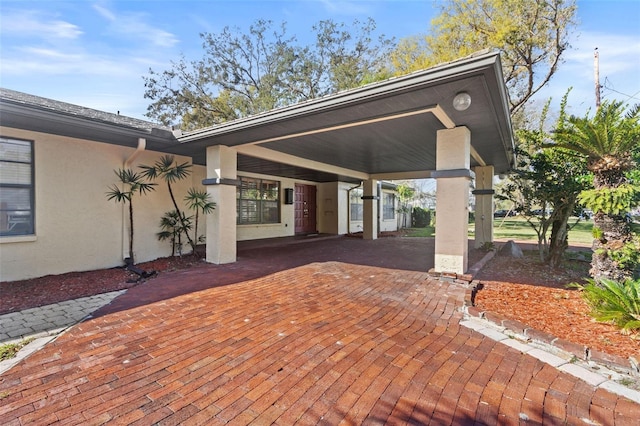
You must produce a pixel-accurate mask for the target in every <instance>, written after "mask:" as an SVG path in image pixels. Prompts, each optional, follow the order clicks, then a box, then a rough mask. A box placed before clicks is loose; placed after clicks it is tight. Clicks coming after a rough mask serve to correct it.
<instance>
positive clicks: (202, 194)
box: [184, 188, 216, 242]
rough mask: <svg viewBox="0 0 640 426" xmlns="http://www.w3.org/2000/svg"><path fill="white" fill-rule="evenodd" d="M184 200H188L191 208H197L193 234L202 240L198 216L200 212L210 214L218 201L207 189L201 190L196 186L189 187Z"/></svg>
mask: <svg viewBox="0 0 640 426" xmlns="http://www.w3.org/2000/svg"><path fill="white" fill-rule="evenodd" d="M184 200H185V201H186V202H187V206H188V207H189V209H191V210H195V212H196V215H195V221H194V229H193V235H194V238H193V239H194V240H195V241H197V242H200V241H201V239H200V238H199V237H198V216H199V213H200V212H202V214H209V213H211V212H212V211H213V210H214V209H215V208H216V203H215V202H213V201H211V200H210V198H209V194H208V193H207V192H206V191H199V190H197V189H195V188H189V191H188V192H187V196H186V197H184Z"/></svg>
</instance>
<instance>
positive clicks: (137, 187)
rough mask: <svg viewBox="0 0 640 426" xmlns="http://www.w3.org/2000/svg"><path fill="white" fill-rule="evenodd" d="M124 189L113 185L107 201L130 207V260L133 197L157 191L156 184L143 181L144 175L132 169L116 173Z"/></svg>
mask: <svg viewBox="0 0 640 426" xmlns="http://www.w3.org/2000/svg"><path fill="white" fill-rule="evenodd" d="M114 172H115V174H116V176H118V179H119V180H120V183H121V184H122V186H123V188H122V189H120V187H118V185H115V184H114V185H111V186H110V187H109V191H107V194H106V195H107V199H108V200H115V201H116V202H117V203H126V204H128V205H129V259H131V262H134V258H133V235H134V234H133V196H134V194H141V195H144V194H146V193H148V192H151V191H153V190H155V186H156V184H155V183H148V182H145V181H144V180H143V178H144V175H143V174H140V173H134V172H133V171H132V170H131V169H118V170H115V171H114Z"/></svg>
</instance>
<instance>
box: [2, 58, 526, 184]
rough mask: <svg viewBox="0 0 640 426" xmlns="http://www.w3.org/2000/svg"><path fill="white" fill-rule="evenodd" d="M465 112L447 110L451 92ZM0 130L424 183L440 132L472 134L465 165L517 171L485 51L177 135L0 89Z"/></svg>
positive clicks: (317, 176) (321, 177) (247, 166)
mask: <svg viewBox="0 0 640 426" xmlns="http://www.w3.org/2000/svg"><path fill="white" fill-rule="evenodd" d="M460 92H467V93H469V95H470V96H471V105H470V107H469V108H468V109H467V110H465V111H456V110H455V109H454V108H453V104H452V101H453V98H454V97H455V95H456V94H457V93H460ZM0 95H2V96H1V98H2V102H0V113H1V114H0V125H2V126H6V127H14V128H19V129H25V130H32V131H37V132H42V133H48V134H57V135H64V136H69V137H74V138H79V139H86V140H93V141H99V142H105V143H110V144H117V145H123V146H129V147H135V146H136V144H137V139H138V138H145V139H146V141H147V144H146V146H147V149H149V150H154V151H159V152H165V153H170V154H177V155H184V156H187V157H191V158H192V159H193V162H194V164H199V165H205V164H206V149H207V147H209V146H213V145H225V146H229V147H233V148H234V149H236V150H237V152H238V171H239V172H240V173H242V172H253V173H260V174H267V175H273V176H280V177H288V178H292V179H301V180H306V181H313V182H330V181H336V180H341V181H346V182H359V181H362V180H366V179H379V180H382V179H385V180H391V179H410V178H428V177H430V176H431V173H432V172H433V171H434V170H435V164H436V163H435V161H436V158H435V157H436V154H435V153H436V136H437V131H438V130H441V129H446V128H453V127H458V126H466V127H467V128H469V130H470V131H471V152H472V158H471V166H472V167H474V166H479V165H492V166H494V172H495V173H496V174H500V173H505V172H507V171H509V170H510V169H511V168H512V167H513V165H514V144H513V135H512V130H511V121H510V115H509V108H508V99H507V91H506V87H505V85H504V81H503V77H502V68H501V64H500V57H499V54H498V53H497V52H496V53H487V52H481V53H478V54H475V55H472V56H470V57H467V58H463V59H460V60H457V61H454V62H450V63H447V64H442V65H439V66H436V67H433V68H430V69H427V70H423V71H418V72H415V73H412V74H409V75H406V76H402V77H397V78H393V79H390V80H385V81H382V82H379V83H373V84H370V85H367V86H363V87H360V88H357V89H352V90H348V91H344V92H340V93H337V94H334V95H331V96H327V97H324V98H320V99H315V100H311V101H308V102H303V103H300V104H296V105H292V106H288V107H285V108H280V109H276V110H273V111H269V112H266V113H263V114H259V115H256V116H252V117H247V118H243V119H240V120H235V121H232V122H227V123H222V124H219V125H216V126H213V127H208V128H205V129H201V130H197V131H193V132H188V133H184V134H180V133H179V132H178V133H177V134H176V132H172V131H171V129H168V128H163V127H161V126H158V125H155V124H153V123H150V122H146V121H143V120H137V119H132V118H128V117H124V116H120V115H117V114H111V113H106V112H102V111H97V110H93V109H90V108H84V107H80V106H76V105H71V104H66V103H63V102H58V101H55V100H50V99H45V98H39V97H36V96H32V95H28V94H24V93H20V92H14V91H11V90H8V89H0Z"/></svg>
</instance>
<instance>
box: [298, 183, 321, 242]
mask: <svg viewBox="0 0 640 426" xmlns="http://www.w3.org/2000/svg"><path fill="white" fill-rule="evenodd" d="M295 232H296V234H313V233H315V232H316V187H315V186H313V185H299V184H296V196H295Z"/></svg>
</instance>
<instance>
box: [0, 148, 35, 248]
mask: <svg viewBox="0 0 640 426" xmlns="http://www.w3.org/2000/svg"><path fill="white" fill-rule="evenodd" d="M33 177H34V170H33V142H32V141H25V140H19V139H11V138H6V137H0V235H1V236H7V235H31V234H34V229H35V226H34V186H33Z"/></svg>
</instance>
